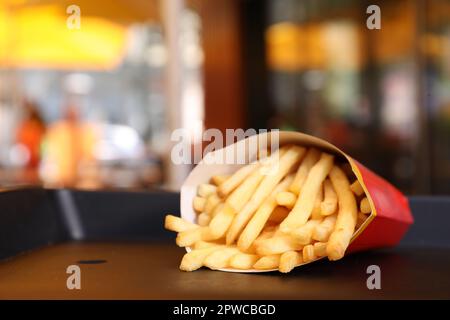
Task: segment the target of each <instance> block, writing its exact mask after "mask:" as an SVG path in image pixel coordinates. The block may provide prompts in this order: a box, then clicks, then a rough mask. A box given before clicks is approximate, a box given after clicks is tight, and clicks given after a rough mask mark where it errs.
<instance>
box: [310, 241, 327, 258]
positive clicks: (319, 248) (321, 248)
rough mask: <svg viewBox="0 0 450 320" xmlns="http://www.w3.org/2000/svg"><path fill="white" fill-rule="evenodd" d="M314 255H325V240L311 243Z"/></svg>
mask: <svg viewBox="0 0 450 320" xmlns="http://www.w3.org/2000/svg"><path fill="white" fill-rule="evenodd" d="M313 247H314V255H315V256H316V257H318V258H320V257H325V256H326V255H327V243H326V242H316V243H314V244H313Z"/></svg>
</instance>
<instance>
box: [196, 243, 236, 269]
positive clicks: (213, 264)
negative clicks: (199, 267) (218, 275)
mask: <svg viewBox="0 0 450 320" xmlns="http://www.w3.org/2000/svg"><path fill="white" fill-rule="evenodd" d="M238 253H239V250H238V249H236V248H222V249H219V250H215V251H213V252H212V253H211V254H210V255H208V256H207V257H206V259H205V260H204V261H203V265H204V266H205V267H208V268H210V269H212V270H217V269H222V268H226V267H228V262H229V261H230V259H231V258H232V257H233V256H234V255H236V254H238Z"/></svg>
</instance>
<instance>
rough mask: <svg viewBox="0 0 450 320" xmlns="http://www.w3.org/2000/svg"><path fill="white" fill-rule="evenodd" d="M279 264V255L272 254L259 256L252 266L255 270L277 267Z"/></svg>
mask: <svg viewBox="0 0 450 320" xmlns="http://www.w3.org/2000/svg"><path fill="white" fill-rule="evenodd" d="M279 265H280V255H279V254H274V255H270V256H264V257H261V258H259V260H258V261H256V263H255V265H254V266H253V268H255V269H257V270H269V269H276V268H278V266H279Z"/></svg>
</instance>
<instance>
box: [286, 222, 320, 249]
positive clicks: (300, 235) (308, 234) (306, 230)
mask: <svg viewBox="0 0 450 320" xmlns="http://www.w3.org/2000/svg"><path fill="white" fill-rule="evenodd" d="M320 223H321V220H309V221H307V222H306V223H305V224H304V225H303V226H301V227H299V228H296V229H294V230H292V232H291V233H290V234H291V236H292V237H293V238H294V239H295V240H296V241H297V242H298V243H299V244H302V245H307V244H310V243H311V240H312V234H313V232H314V230H315V228H316V227H317V226H318V225H319V224H320Z"/></svg>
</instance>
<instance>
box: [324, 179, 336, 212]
mask: <svg viewBox="0 0 450 320" xmlns="http://www.w3.org/2000/svg"><path fill="white" fill-rule="evenodd" d="M323 193H324V198H323V201H322V203H321V204H320V212H321V214H322V215H323V216H329V215H331V214H333V213H335V212H336V209H337V195H336V191H334V188H333V185H332V183H331V181H330V179H326V180H325V181H324V183H323Z"/></svg>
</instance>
